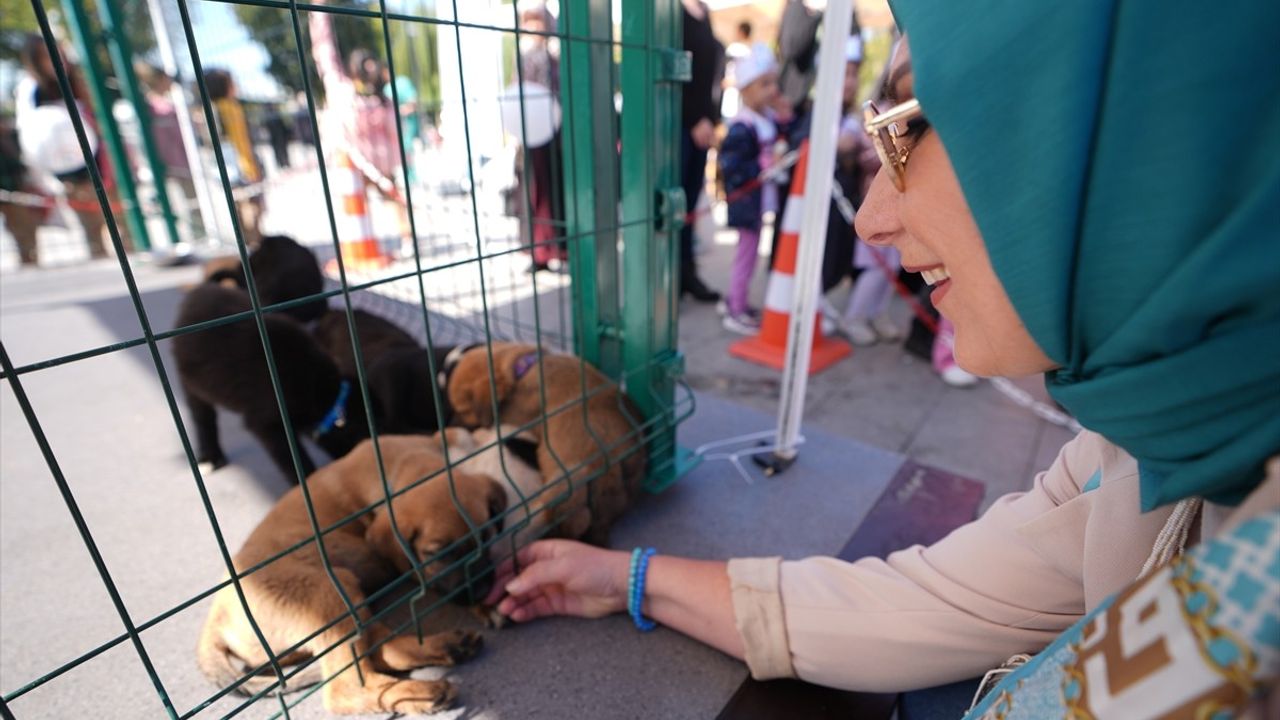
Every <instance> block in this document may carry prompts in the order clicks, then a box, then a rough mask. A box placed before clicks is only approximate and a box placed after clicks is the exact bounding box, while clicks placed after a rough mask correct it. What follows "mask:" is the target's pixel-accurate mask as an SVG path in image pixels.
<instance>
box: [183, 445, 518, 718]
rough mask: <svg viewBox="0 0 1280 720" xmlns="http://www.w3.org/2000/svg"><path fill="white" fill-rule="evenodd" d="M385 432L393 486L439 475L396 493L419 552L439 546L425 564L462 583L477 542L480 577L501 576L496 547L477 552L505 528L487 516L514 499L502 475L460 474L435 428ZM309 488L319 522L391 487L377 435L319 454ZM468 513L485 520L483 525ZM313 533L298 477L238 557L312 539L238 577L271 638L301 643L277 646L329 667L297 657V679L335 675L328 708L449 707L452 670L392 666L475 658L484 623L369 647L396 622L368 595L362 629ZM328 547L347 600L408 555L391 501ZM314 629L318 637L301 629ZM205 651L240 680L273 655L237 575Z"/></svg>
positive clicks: (220, 678)
mask: <svg viewBox="0 0 1280 720" xmlns="http://www.w3.org/2000/svg"><path fill="white" fill-rule="evenodd" d="M378 445H379V449H380V450H381V453H382V462H383V467H385V468H386V472H387V483H388V485H390V486H391V489H392V491H393V492H394V491H396V490H401V489H404V488H407V487H410V486H411V485H412V484H414V483H417V482H418V481H419V480H421V479H422V478H427V477H430V479H429V480H426V481H425V482H422V483H420V484H418V485H417V486H415V487H413V489H411V490H408V491H407V492H405V493H404V494H402V495H399V496H397V497H395V498H394V499H393V500H392V501H391V506H392V508H393V509H394V511H395V522H396V527H397V528H398V529H399V530H400V535H401V537H403V538H404V539H405V541H406V542H407V544H408V546H409V548H410V550H411V551H412V552H413V553H414V554H415V555H416V556H417V559H418V560H419V561H420V562H424V563H426V562H427V561H428V560H431V562H429V563H427V564H425V565H424V567H423V570H424V572H425V573H426V575H427V576H428V577H429V578H431V579H432V580H433V582H434V583H435V585H436V587H437V589H438V590H440V591H442V592H446V593H447V592H451V591H454V590H458V589H459V588H461V587H462V586H463V585H465V583H466V578H467V573H466V572H464V571H463V569H462V567H461V566H460V563H459V561H460V560H463V559H465V558H466V557H468V556H476V555H478V557H479V559H478V560H477V562H478V563H479V564H480V565H481V567H480V568H479V570H478V573H477V574H473V575H472V577H483V578H484V579H485V580H484V582H489V583H492V573H491V572H489V570H491V566H489V564H488V559H487V558H488V555H487V553H485V552H480V553H477V550H478V549H479V547H480V545H479V544H477V542H476V541H477V540H479V542H480V543H484V544H487V543H489V542H490V541H491V539H492V538H493V536H494V535H496V534H497V533H498V532H499V531H500V530H501V522H500V521H496V522H491V520H493V519H494V518H497V517H499V516H500V515H501V514H502V512H503V511H504V510H505V508H506V494H505V493H504V491H503V490H502V488H501V487H499V486H498V484H497V483H496V482H495V481H494V480H493V479H492V478H490V477H486V476H484V475H478V474H472V473H468V472H463V471H461V470H455V471H454V473H453V476H452V488H451V487H450V480H449V478H448V476H446V475H445V474H444V473H441V472H440V471H441V470H442V469H443V468H444V464H445V463H444V457H443V456H442V455H441V454H440V453H439V451H438V450H437V449H436V448H437V447H438V445H439V442H438V441H433V438H430V437H424V436H412V435H405V436H395V435H388V436H385V437H380V438H379V439H378ZM433 475H434V477H432V476H433ZM307 489H308V491H309V492H310V496H311V505H312V508H313V509H314V512H315V515H316V520H317V522H318V523H319V525H320V527H321V528H329V527H332V526H333V525H336V524H337V523H338V522H339V521H341V520H344V519H346V518H347V517H349V516H351V515H353V514H356V513H359V512H360V511H361V510H362V509H363V508H367V507H370V506H371V505H373V504H374V503H377V502H379V501H380V500H383V499H384V498H385V497H386V496H385V494H384V491H383V487H382V482H381V480H380V479H379V475H378V466H377V459H376V458H375V456H374V448H373V442H372V441H365V442H363V443H361V444H360V445H358V446H357V447H356V449H355V450H353V451H351V453H350V454H348V455H347V456H346V457H343V458H342V459H340V460H338V461H336V462H334V463H331V464H329V465H327V466H325V467H323V468H321V469H320V470H319V471H317V472H316V473H315V474H314V475H312V476H311V477H309V478H307ZM455 498H456V500H455ZM464 516H465V517H464ZM473 527H474V528H477V530H476V531H475V532H473V531H472V528H473ZM477 536H478V537H477ZM312 537H313V532H312V528H311V521H310V519H309V515H308V512H307V508H306V504H305V501H304V499H303V496H302V492H301V488H294V489H293V490H291V491H290V492H288V493H287V494H285V496H284V497H283V498H281V499H280V501H279V502H278V503H276V506H275V507H274V508H272V510H271V512H270V513H269V514H268V515H267V516H266V517H265V518H264V519H263V520H262V522H261V523H260V524H259V525H258V527H257V528H256V529H255V530H254V531H253V533H252V534H251V535H250V536H249V539H248V540H247V541H245V544H244V547H243V548H241V549H240V552H238V553H236V556H235V558H234V565H235V568H236V571H237V572H244V571H246V570H248V569H249V568H251V567H253V566H255V565H258V564H259V563H262V562H264V561H266V560H268V559H270V558H273V557H275V556H276V555H278V554H279V553H281V552H283V551H285V550H287V549H289V548H291V547H294V546H295V545H298V544H299V543H304V544H302V546H301V547H298V548H297V549H296V550H294V551H292V552H290V553H289V554H287V555H285V556H284V557H281V558H279V559H276V560H274V561H272V562H270V563H269V564H267V565H265V566H263V567H262V568H259V569H258V570H256V571H254V572H252V573H250V574H249V575H247V576H246V577H245V578H244V579H243V580H242V581H241V586H242V587H243V589H244V594H245V599H246V601H247V603H248V606H249V610H250V612H252V613H253V617H254V620H255V621H256V622H257V624H258V627H259V628H260V629H261V630H262V633H263V635H264V636H265V638H266V640H267V644H268V645H269V646H270V647H271V648H272V651H273V652H275V653H277V654H279V653H283V652H285V651H286V650H287V649H288V648H291V647H294V646H295V645H298V644H299V643H301V647H300V649H298V650H297V651H295V652H294V653H291V654H289V655H286V656H284V657H283V658H281V662H282V663H287V664H290V665H292V664H296V663H298V662H301V661H303V660H305V659H307V658H310V657H319V658H320V660H319V661H318V663H317V665H318V666H319V668H318V669H319V670H320V672H319V673H317V672H315V669H316V665H313V666H311V667H310V668H307V669H304V670H301V671H299V672H298V674H297V675H296V676H294V677H293V678H291V679H290V681H289V683H288V687H289V689H297V688H299V687H301V686H304V685H308V684H314V683H316V682H319V681H320V680H322V679H325V678H331V679H330V680H329V682H327V683H326V684H325V686H324V689H323V690H322V693H323V699H324V706H325V709H327V710H328V711H329V712H333V713H372V712H402V713H407V714H416V713H428V712H435V711H437V710H441V709H443V708H445V707H447V706H448V705H449V703H450V702H451V701H452V700H453V697H454V694H455V691H454V688H453V686H452V685H450V684H449V682H448V681H446V680H413V679H407V678H402V677H397V676H394V675H390V674H388V673H392V672H404V671H408V670H412V669H414V668H419V667H424V666H428V665H453V664H455V663H458V662H462V661H464V660H467V659H469V658H471V657H472V656H474V655H475V653H476V652H477V651H478V650H479V649H480V646H481V637H480V635H478V634H477V633H474V632H463V631H450V632H444V633H439V634H436V635H428V636H426V637H425V638H423V641H422V642H421V643H419V642H418V638H417V636H416V635H413V634H408V635H401V636H396V637H392V638H390V639H388V640H386V642H385V643H382V644H381V645H380V646H379V647H378V648H376V649H375V650H373V651H372V652H371V653H370V651H369V648H370V647H371V646H373V645H376V644H378V643H379V642H381V641H382V640H383V639H384V638H387V636H388V635H389V634H390V632H391V631H390V629H389V628H387V627H386V626H385V625H383V624H382V623H380V622H372V621H371V617H370V616H371V612H370V610H369V608H368V607H364V608H360V609H358V610H357V613H358V614H359V616H360V618H361V620H362V625H364V627H365V629H366V630H365V632H364V633H359V632H357V630H356V625H355V622H354V621H353V620H352V618H351V617H350V613H349V611H348V609H347V604H346V603H345V602H344V601H343V598H342V596H341V595H339V593H338V590H337V589H336V588H335V587H334V584H333V581H332V580H331V579H330V577H329V574H328V573H327V572H326V570H325V566H324V563H323V560H322V558H321V556H320V553H319V550H318V549H317V548H316V545H315V543H314V542H304V541H307V540H308V539H309V538H312ZM324 547H325V551H326V553H327V555H328V561H329V564H330V566H331V567H332V568H333V572H334V575H335V576H336V577H337V579H338V582H340V583H341V584H342V590H343V592H344V593H345V594H346V596H347V600H349V601H350V602H351V604H352V605H353V606H357V607H358V606H359V605H361V604H363V603H364V600H365V598H366V597H367V596H368V594H370V593H372V592H373V591H375V590H377V589H379V588H381V587H384V586H385V585H386V584H387V583H388V582H390V581H392V580H394V579H395V578H396V577H397V576H399V575H401V574H403V573H404V572H406V571H407V570H408V569H409V568H410V563H409V560H408V558H407V557H406V555H405V552H404V549H403V548H402V547H401V545H400V542H399V540H398V539H397V538H396V536H395V534H394V533H393V531H392V526H391V519H390V514H389V513H388V511H387V506H386V503H385V501H384V502H383V503H382V504H380V505H378V506H376V507H375V508H374V509H372V510H370V511H367V512H365V513H364V514H362V515H360V516H359V517H357V518H356V519H355V520H354V521H351V522H348V523H346V524H344V525H342V526H340V527H337V528H335V529H333V530H332V531H329V532H328V533H326V534H325V535H324ZM478 585H479V582H477V587H474V588H472V595H473V597H474V596H483V594H484V593H485V592H487V590H488V588H487V587H479V586H478ZM466 595H467V593H465V592H459V593H458V595H455V598H458V597H459V596H462V597H461V599H463V600H465V599H466ZM335 621H336V622H335ZM331 623H332V624H331ZM326 625H328V627H327V628H326V627H325V626H326ZM321 628H325V629H323V630H322V629H321ZM317 631H318V634H316V635H315V637H313V638H311V639H310V640H306V638H307V637H308V636H310V635H312V634H313V633H317ZM349 646H350V649H351V650H354V651H355V654H356V656H366V655H367V657H362V658H361V659H360V660H358V661H357V664H356V665H353V666H352V667H349V668H347V667H346V666H347V665H348V664H350V663H351V661H352V657H353V656H352V653H351V651H350V650H349V649H348V647H349ZM197 658H198V660H199V663H200V668H201V669H202V670H203V671H204V672H205V674H206V675H207V676H208V677H209V678H210V679H211V680H213V681H214V682H215V683H217V684H218V685H219V686H220V687H226V686H229V685H231V684H232V683H234V682H236V681H237V680H239V679H240V677H241V676H242V675H244V674H245V673H246V672H248V671H251V670H252V669H253V668H256V667H259V666H261V665H263V664H265V663H266V662H267V660H268V658H267V654H266V652H265V651H264V650H263V649H262V646H261V644H260V643H259V642H258V639H257V635H256V633H255V632H254V630H253V628H252V626H250V624H249V622H248V619H247V618H246V617H245V613H244V610H243V607H242V606H241V604H240V600H239V597H238V595H237V594H236V591H235V588H234V587H232V586H230V585H228V586H227V587H224V588H222V589H221V590H219V591H218V593H217V594H216V595H214V599H213V606H212V607H211V608H210V610H209V617H208V620H206V622H205V626H204V632H203V633H202V635H201V637H200V642H199V645H198V649H197ZM344 668H346V669H344ZM291 670H292V668H290V669H286V672H290V671H291ZM274 681H275V676H274V675H273V674H271V672H270V670H268V671H267V672H266V673H265V674H258V675H252V676H250V677H249V678H248V679H247V680H246V681H245V682H244V684H242V685H240V686H239V687H238V688H237V690H238V691H239V692H241V693H244V694H256V693H257V692H260V691H261V690H264V689H266V688H267V687H269V686H270V684H271V683H273V682H274Z"/></svg>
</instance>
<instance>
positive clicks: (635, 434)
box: [445, 343, 646, 545]
mask: <svg viewBox="0 0 1280 720" xmlns="http://www.w3.org/2000/svg"><path fill="white" fill-rule="evenodd" d="M537 357H538V356H537V348H535V347H534V346H532V345H521V344H517V343H494V344H493V376H494V381H495V385H494V386H491V385H490V382H489V363H488V350H487V349H486V348H485V346H483V345H481V346H478V347H475V348H472V349H470V350H468V351H466V352H464V353H462V355H461V357H460V358H458V359H457V361H456V363H453V364H450V365H449V366H448V367H446V368H445V376H446V378H447V390H448V395H449V403H450V405H452V406H453V411H454V419H455V421H456V422H458V423H459V424H462V425H465V426H468V427H484V426H489V425H493V424H494V420H495V418H494V414H493V401H494V397H495V394H494V393H493V392H492V389H493V387H495V386H496V390H497V392H496V398H497V404H498V420H500V421H501V422H502V423H503V424H505V425H514V426H523V425H525V424H526V423H530V422H533V421H535V420H539V421H540V420H541V418H542V417H543V406H542V395H543V391H544V390H545V396H546V417H547V419H546V422H545V423H544V422H538V423H537V424H536V425H534V426H533V428H532V431H533V433H534V435H535V436H536V437H537V439H538V469H539V470H540V471H541V473H542V478H543V485H544V486H546V488H547V489H546V491H545V492H543V493H542V494H541V495H540V496H539V497H538V498H537V499H536V500H535V501H533V503H531V505H532V506H533V507H534V508H535V509H543V512H544V515H545V516H546V517H544V518H543V522H544V523H545V524H548V525H552V524H554V523H555V522H557V521H560V520H561V519H562V520H563V521H562V522H560V524H559V525H558V527H557V528H556V530H555V532H556V534H558V535H561V536H564V537H570V538H583V539H585V540H587V541H588V542H591V543H594V544H598V545H605V544H607V543H608V538H609V528H610V527H611V526H612V525H613V522H614V521H615V520H616V519H617V518H618V516H619V515H621V514H622V512H623V510H625V509H626V507H627V505H628V504H630V502H631V500H632V499H633V498H634V497H635V495H636V493H637V492H638V489H639V486H640V482H641V481H642V480H643V478H644V473H645V466H646V455H645V449H644V444H643V442H642V441H641V438H640V434H641V433H640V431H639V428H638V423H639V422H641V416H640V413H639V412H638V411H637V410H636V409H635V406H634V405H632V404H631V401H630V400H628V399H627V397H626V396H625V395H623V394H622V393H621V392H619V390H618V386H617V385H615V384H614V383H613V381H611V380H610V379H609V378H607V377H605V375H604V374H603V373H601V372H600V371H599V370H597V369H595V368H594V367H591V366H590V365H587V364H585V363H583V362H581V361H580V360H579V359H578V358H576V357H573V356H570V355H553V354H550V353H544V354H543V356H542V365H543V367H542V373H541V375H542V377H543V378H544V380H545V384H544V385H543V386H542V387H540V386H539V371H538V361H537ZM584 387H585V389H586V393H587V394H589V395H590V397H589V398H588V399H587V400H586V401H585V405H586V408H585V410H586V411H585V413H584V411H583V410H584V409H583V404H584V401H583V399H582V394H583V388H584ZM566 473H567V479H566ZM591 478H594V479H592V480H591V481H590V482H589V483H588V482H586V481H587V480H588V479H591ZM566 495H568V497H567V498H566V497H565V496H566ZM564 500H567V502H560V501H564Z"/></svg>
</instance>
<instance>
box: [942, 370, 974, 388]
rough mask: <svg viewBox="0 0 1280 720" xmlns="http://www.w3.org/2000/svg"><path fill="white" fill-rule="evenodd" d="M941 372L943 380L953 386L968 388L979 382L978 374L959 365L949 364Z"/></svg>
mask: <svg viewBox="0 0 1280 720" xmlns="http://www.w3.org/2000/svg"><path fill="white" fill-rule="evenodd" d="M939 374H940V375H941V376H942V382H944V383H946V384H948V385H950V386H951V387H953V388H967V387H973V386H974V385H977V384H978V376H977V375H974V374H973V373H971V372H968V371H967V370H965V369H964V368H962V367H960V366H959V365H949V366H947V369H946V370H943V371H942V372H941V373H939Z"/></svg>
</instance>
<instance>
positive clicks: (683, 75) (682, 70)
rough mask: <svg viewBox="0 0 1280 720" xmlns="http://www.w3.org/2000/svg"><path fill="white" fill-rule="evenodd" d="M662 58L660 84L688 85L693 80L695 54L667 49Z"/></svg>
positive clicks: (659, 75) (659, 73) (659, 72)
mask: <svg viewBox="0 0 1280 720" xmlns="http://www.w3.org/2000/svg"><path fill="white" fill-rule="evenodd" d="M660 57H661V61H660V63H659V64H660V66H661V67H660V68H659V69H658V81H659V82H678V83H686V82H689V81H690V80H692V79H693V53H691V52H689V51H688V50H675V49H672V48H666V49H664V50H663V51H662V54H661V56H660Z"/></svg>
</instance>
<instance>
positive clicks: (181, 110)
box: [147, 0, 217, 237]
mask: <svg viewBox="0 0 1280 720" xmlns="http://www.w3.org/2000/svg"><path fill="white" fill-rule="evenodd" d="M147 9H148V10H149V11H150V13H151V27H152V28H154V30H155V35H156V49H157V50H159V51H160V64H161V65H162V66H163V67H164V72H165V74H166V75H168V76H169V77H171V78H173V80H174V82H173V86H172V87H171V88H169V96H170V98H171V99H172V100H173V107H174V110H175V111H176V112H177V114H178V129H179V131H180V132H181V133H182V147H183V149H184V150H186V153H187V166H188V167H189V168H190V170H191V183H192V185H194V186H195V189H196V204H197V205H198V206H199V208H200V224H201V225H202V226H203V227H204V232H205V235H209V234H210V233H211V232H212V231H213V228H215V227H216V226H217V225H216V224H217V216H216V215H215V213H214V209H213V200H212V199H211V198H210V197H209V184H208V177H207V176H206V175H205V174H204V162H203V159H202V158H201V156H200V143H199V142H198V141H197V140H196V130H195V127H196V126H195V121H194V120H193V119H192V117H191V107H190V106H189V105H188V104H187V92H186V89H185V88H184V87H183V85H182V81H181V72H180V70H179V68H178V56H177V55H176V54H175V53H174V52H173V41H172V40H171V39H170V37H169V20H168V18H166V17H165V14H164V8H163V7H161V6H160V0H147ZM193 237H194V235H193Z"/></svg>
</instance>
